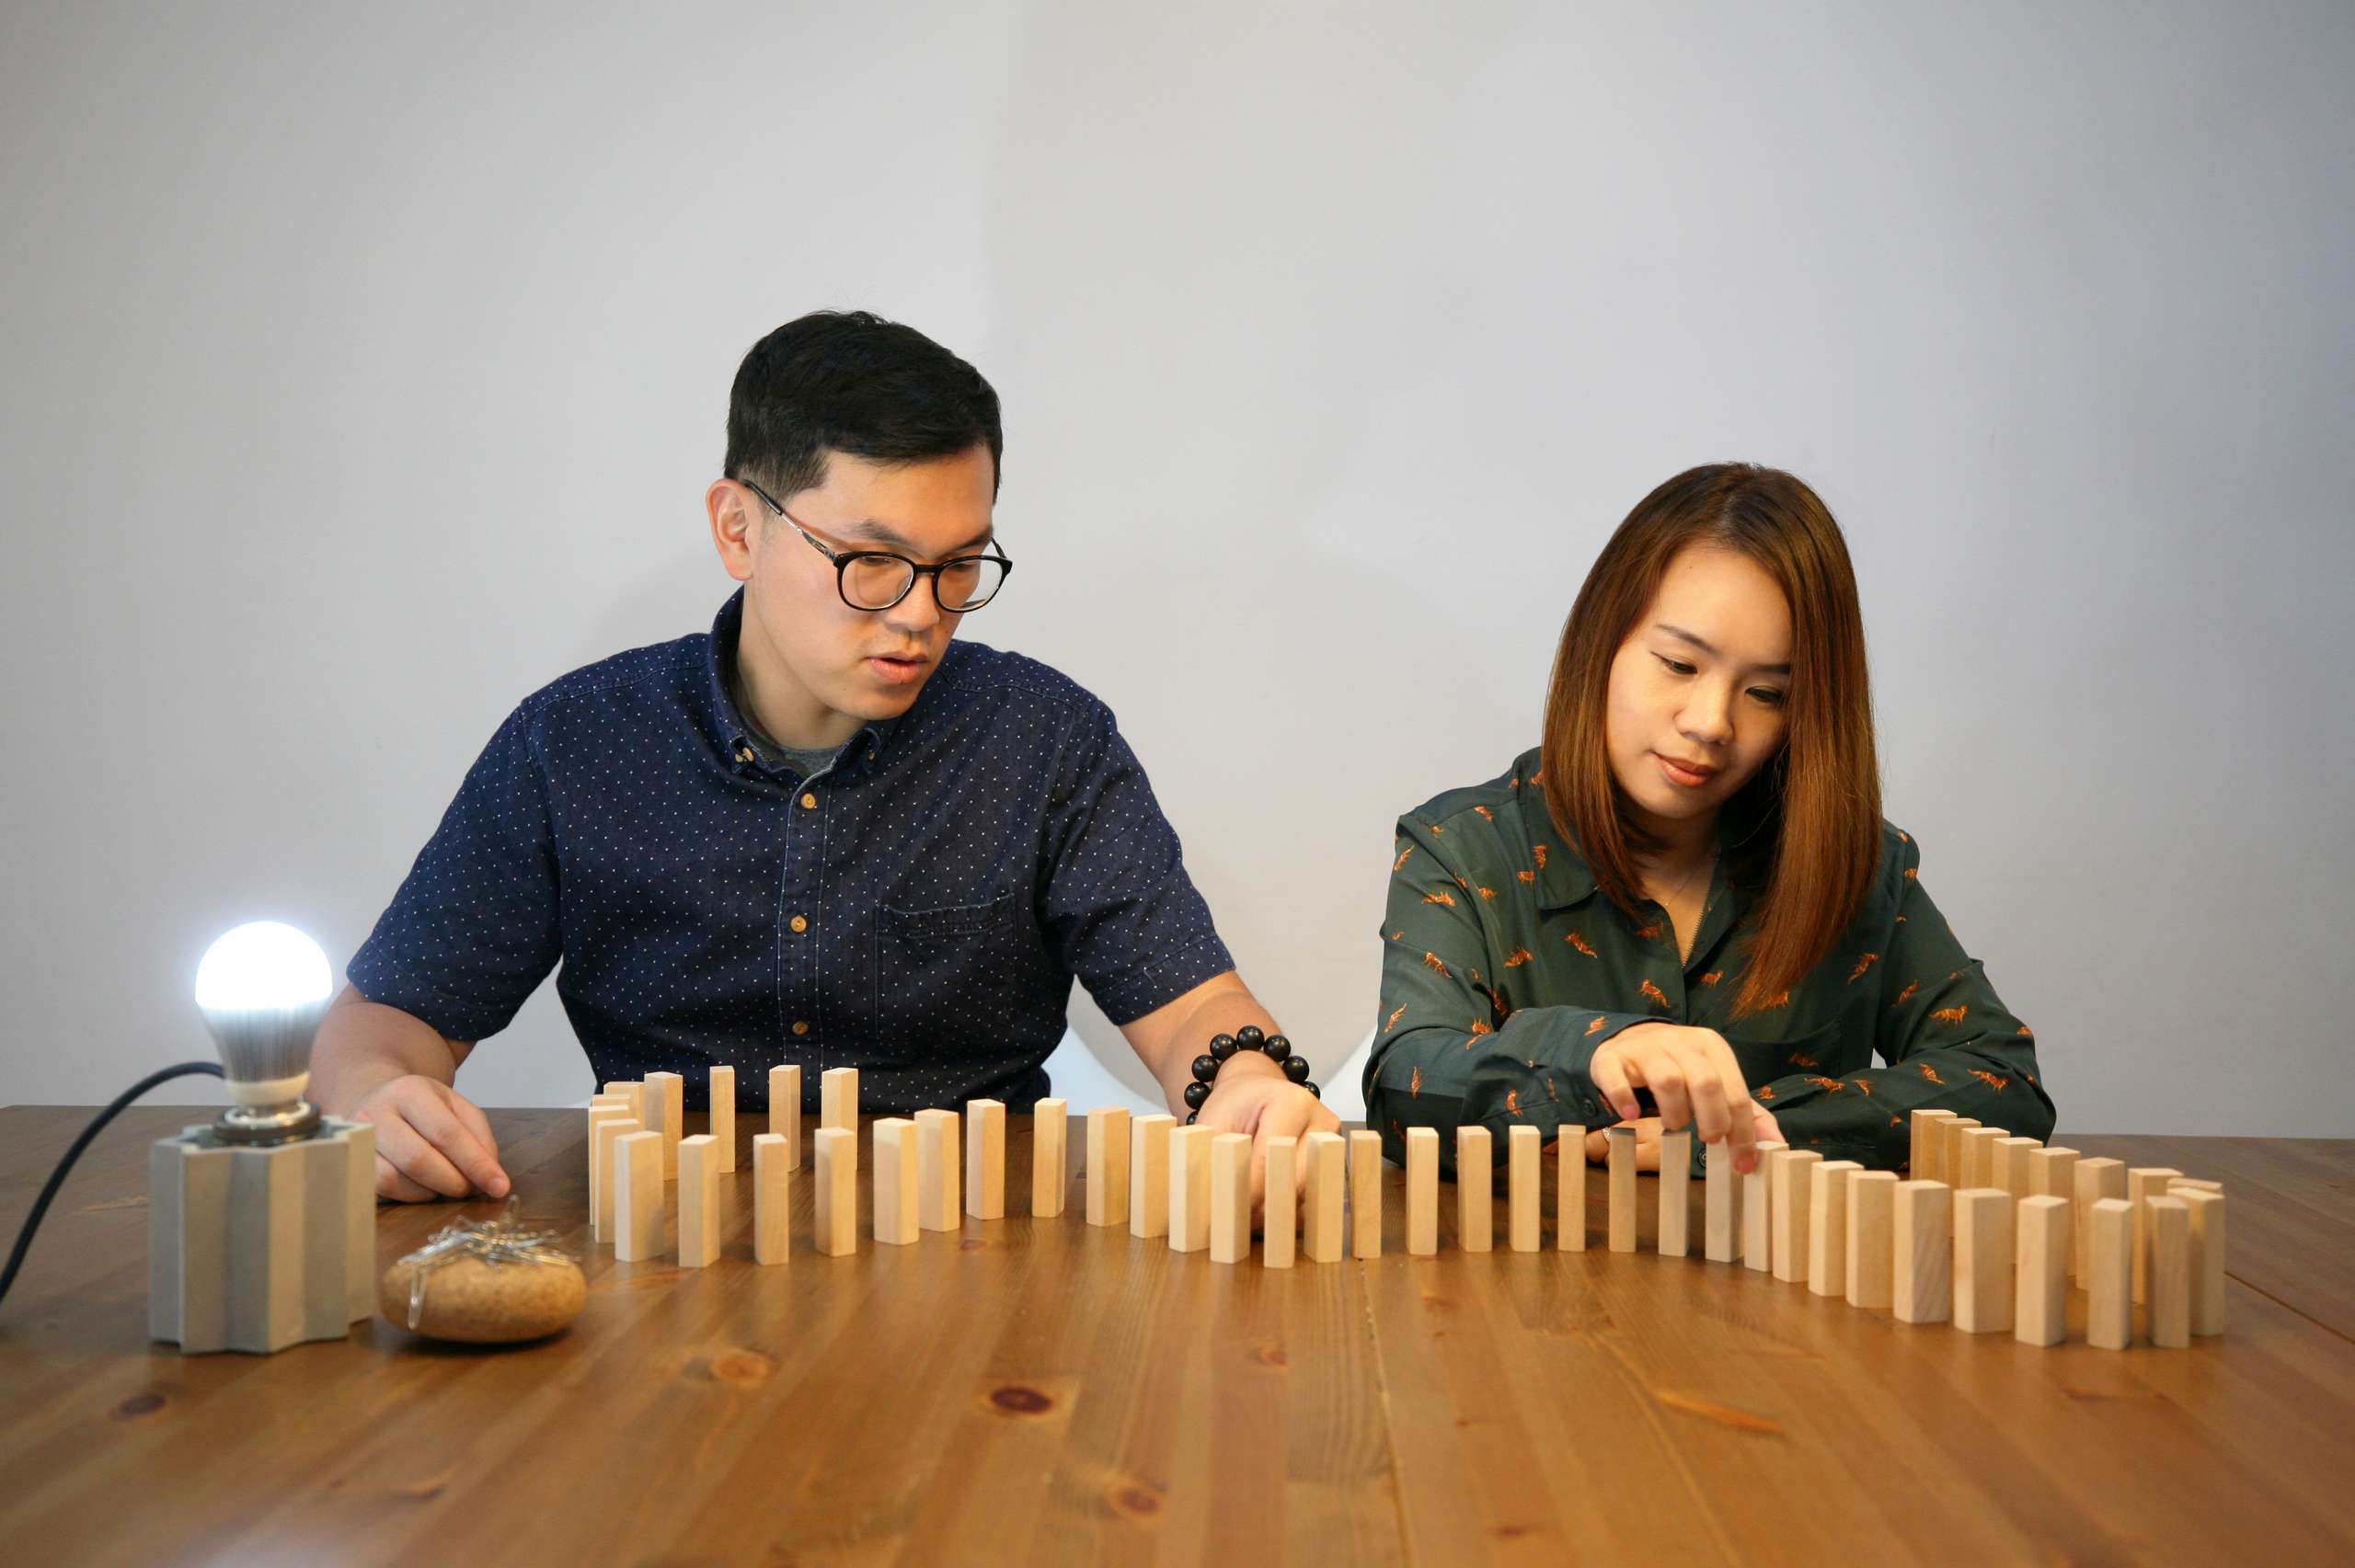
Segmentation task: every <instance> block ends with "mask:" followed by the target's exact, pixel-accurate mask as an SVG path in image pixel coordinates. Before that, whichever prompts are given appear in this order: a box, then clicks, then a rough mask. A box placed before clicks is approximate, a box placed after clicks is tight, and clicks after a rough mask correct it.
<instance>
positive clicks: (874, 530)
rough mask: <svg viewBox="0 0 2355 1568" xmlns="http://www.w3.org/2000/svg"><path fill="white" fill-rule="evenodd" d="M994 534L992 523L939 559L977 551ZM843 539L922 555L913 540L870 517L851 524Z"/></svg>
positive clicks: (951, 546)
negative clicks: (859, 540)
mask: <svg viewBox="0 0 2355 1568" xmlns="http://www.w3.org/2000/svg"><path fill="white" fill-rule="evenodd" d="M996 533H997V525H996V524H995V523H992V524H991V525H990V526H989V527H987V528H984V529H982V531H981V532H979V533H976V534H974V535H973V536H972V537H971V539H967V540H963V541H961V542H960V543H959V544H952V545H950V546H949V547H948V549H947V550H946V551H944V552H942V555H941V558H942V559H943V560H947V559H948V557H950V556H952V555H967V554H970V553H971V552H972V551H975V550H978V549H980V548H981V547H982V545H984V544H988V543H989V542H990V540H991V539H992V538H994V536H995V535H996ZM843 537H844V538H845V539H865V540H868V541H871V542H873V543H875V544H889V545H890V546H891V548H892V549H894V550H897V551H900V552H901V553H902V554H903V555H914V556H917V557H919V558H920V557H922V556H923V555H924V550H923V547H922V546H920V545H918V544H916V542H915V541H914V540H913V539H910V538H909V537H908V536H907V535H906V534H904V533H902V532H899V531H898V530H897V529H894V528H892V527H891V526H890V524H888V523H881V522H878V521H875V520H874V519H873V518H871V517H869V518H861V519H860V520H859V521H856V522H855V523H853V524H852V525H851V526H850V528H849V529H848V530H847V531H846V532H844V535H843Z"/></svg>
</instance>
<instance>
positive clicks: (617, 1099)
mask: <svg viewBox="0 0 2355 1568" xmlns="http://www.w3.org/2000/svg"><path fill="white" fill-rule="evenodd" d="M601 1105H603V1106H610V1107H611V1108H612V1109H614V1110H616V1111H619V1112H621V1114H622V1115H624V1116H627V1115H629V1096H628V1095H626V1094H607V1093H603V1092H602V1091H601V1092H600V1093H595V1094H592V1095H590V1096H589V1108H590V1109H591V1110H592V1111H593V1110H595V1109H597V1108H598V1107H599V1106H601Z"/></svg>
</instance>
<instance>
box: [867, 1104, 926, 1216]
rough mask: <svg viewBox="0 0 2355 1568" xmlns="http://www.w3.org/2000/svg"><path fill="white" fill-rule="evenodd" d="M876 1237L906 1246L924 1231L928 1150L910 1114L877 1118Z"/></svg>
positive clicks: (875, 1135) (875, 1133)
mask: <svg viewBox="0 0 2355 1568" xmlns="http://www.w3.org/2000/svg"><path fill="white" fill-rule="evenodd" d="M874 1137H875V1203H874V1224H875V1239H876V1240H877V1241H879V1242H888V1243H889V1244H890V1245H892V1246H895V1247H904V1246H906V1245H908V1244H909V1243H910V1242H913V1241H914V1240H915V1239H916V1237H917V1236H919V1235H920V1234H922V1233H923V1230H924V1225H923V1223H922V1216H923V1213H924V1204H923V1197H924V1150H923V1148H922V1143H923V1139H921V1138H920V1137H918V1135H917V1131H916V1124H915V1122H914V1121H913V1119H912V1118H910V1117H907V1116H878V1117H877V1118H876V1119H875V1129H874Z"/></svg>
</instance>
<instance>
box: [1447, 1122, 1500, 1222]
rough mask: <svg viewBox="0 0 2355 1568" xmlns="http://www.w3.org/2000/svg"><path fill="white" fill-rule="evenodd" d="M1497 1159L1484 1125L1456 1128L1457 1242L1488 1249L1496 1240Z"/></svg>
mask: <svg viewBox="0 0 2355 1568" xmlns="http://www.w3.org/2000/svg"><path fill="white" fill-rule="evenodd" d="M1496 1212H1497V1160H1496V1150H1495V1144H1494V1142H1493V1140H1492V1139H1490V1138H1489V1136H1488V1128H1487V1127H1457V1128H1456V1129H1455V1244H1456V1245H1457V1246H1459V1247H1462V1248H1463V1249H1464V1250H1465V1252H1467V1253H1485V1252H1487V1251H1488V1249H1489V1248H1490V1247H1492V1246H1494V1245H1495V1244H1496V1242H1495V1230H1496V1222H1497V1219H1496Z"/></svg>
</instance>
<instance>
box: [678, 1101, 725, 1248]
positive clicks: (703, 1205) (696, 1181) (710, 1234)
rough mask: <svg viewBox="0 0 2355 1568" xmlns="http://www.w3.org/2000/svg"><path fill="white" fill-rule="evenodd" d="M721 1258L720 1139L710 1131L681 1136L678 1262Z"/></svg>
mask: <svg viewBox="0 0 2355 1568" xmlns="http://www.w3.org/2000/svg"><path fill="white" fill-rule="evenodd" d="M718 1261H719V1139H716V1138H714V1137H712V1135H711V1134H709V1133H707V1132H699V1133H697V1134H695V1136H694V1137H693V1138H683V1139H679V1266H680V1267H681V1268H709V1267H710V1266H711V1265H713V1264H715V1263H718Z"/></svg>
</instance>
